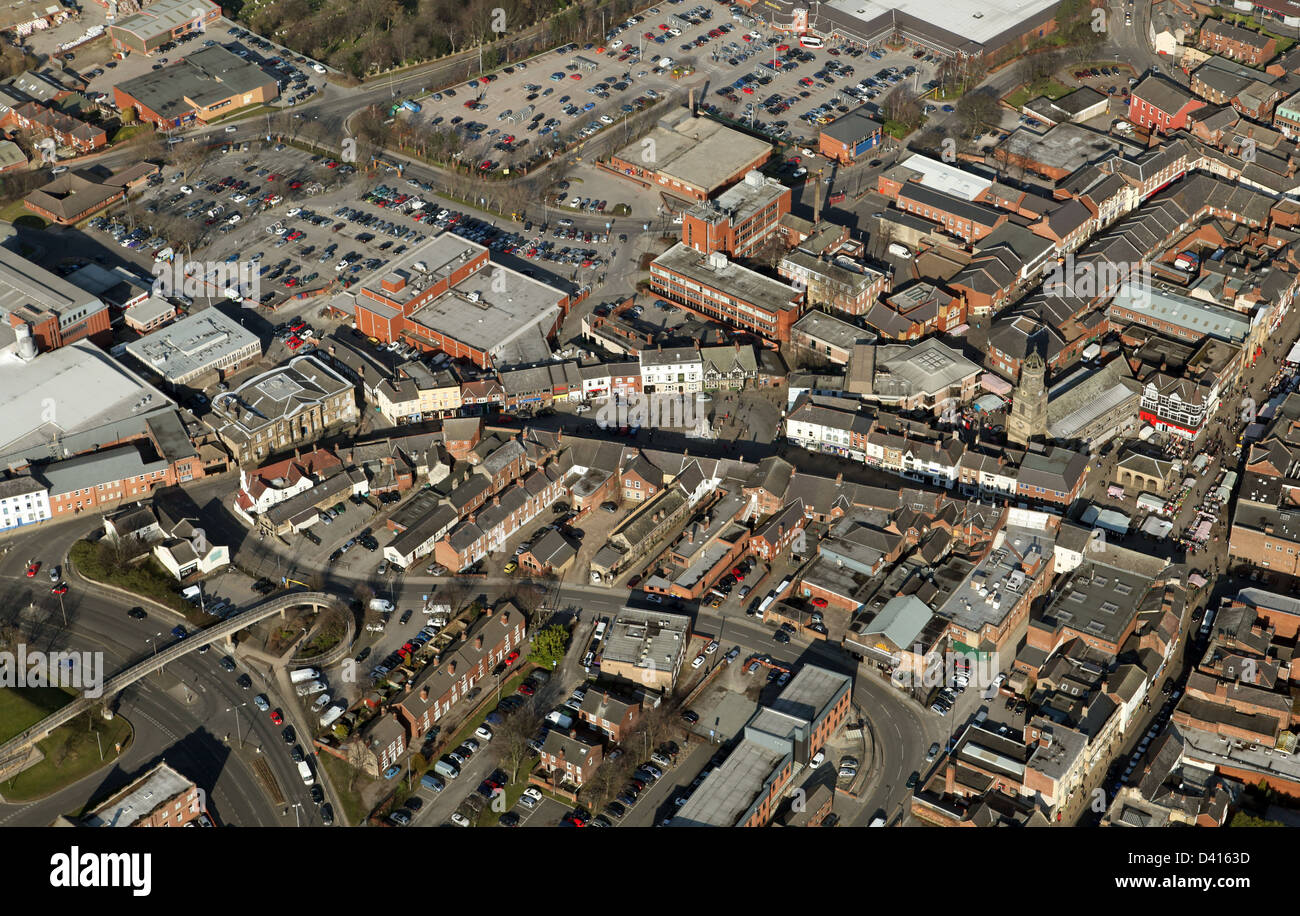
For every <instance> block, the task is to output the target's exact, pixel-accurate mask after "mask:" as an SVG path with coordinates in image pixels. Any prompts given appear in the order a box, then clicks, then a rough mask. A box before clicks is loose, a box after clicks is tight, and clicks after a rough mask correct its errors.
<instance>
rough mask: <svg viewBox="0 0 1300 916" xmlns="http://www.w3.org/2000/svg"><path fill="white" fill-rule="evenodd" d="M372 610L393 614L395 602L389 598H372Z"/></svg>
mask: <svg viewBox="0 0 1300 916" xmlns="http://www.w3.org/2000/svg"><path fill="white" fill-rule="evenodd" d="M370 610H372V611H378V612H379V613H381V614H391V613H392V612H393V602H391V601H389V600H388V599H387V598H371V599H370Z"/></svg>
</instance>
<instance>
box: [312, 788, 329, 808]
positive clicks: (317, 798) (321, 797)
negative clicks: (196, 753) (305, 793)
mask: <svg viewBox="0 0 1300 916" xmlns="http://www.w3.org/2000/svg"><path fill="white" fill-rule="evenodd" d="M309 794H310V795H311V800H312V802H313V803H315V804H317V805H319V804H321V803H323V802H324V801H325V790H324V789H322V788H321V787H320V786H312V787H311V792H310V793H309Z"/></svg>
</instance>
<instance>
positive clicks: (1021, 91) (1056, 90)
mask: <svg viewBox="0 0 1300 916" xmlns="http://www.w3.org/2000/svg"><path fill="white" fill-rule="evenodd" d="M1072 91H1073V90H1072V89H1071V88H1070V87H1069V86H1066V85H1064V84H1062V83H1058V82H1057V81H1056V80H1046V81H1042V82H1038V83H1034V84H1033V85H1032V86H1031V85H1029V84H1025V85H1022V86H1020V87H1018V88H1017V89H1016V90H1014V91H1013V92H1011V93H1010V94H1008V95H1007V96H1006V98H1005V99H1004V101H1005V102H1006V103H1007V104H1008V105H1010V106H1011V107H1012V108H1014V109H1016V111H1019V110H1020V108H1021V106H1023V105H1024V104H1025V103H1026V102H1028V101H1030V100H1031V99H1036V98H1038V97H1039V96H1040V95H1045V96H1047V97H1048V98H1049V99H1059V98H1060V97H1061V96H1063V95H1065V94H1066V93H1068V92H1072Z"/></svg>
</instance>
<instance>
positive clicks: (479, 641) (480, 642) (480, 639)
mask: <svg viewBox="0 0 1300 916" xmlns="http://www.w3.org/2000/svg"><path fill="white" fill-rule="evenodd" d="M474 648H475V649H482V648H483V637H482V635H480V636H479V637H478V638H477V639H475V640H474Z"/></svg>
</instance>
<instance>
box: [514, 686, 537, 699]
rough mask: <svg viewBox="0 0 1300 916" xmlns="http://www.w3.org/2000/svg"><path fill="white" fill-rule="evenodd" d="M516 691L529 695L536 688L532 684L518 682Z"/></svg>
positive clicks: (534, 691)
mask: <svg viewBox="0 0 1300 916" xmlns="http://www.w3.org/2000/svg"><path fill="white" fill-rule="evenodd" d="M518 692H519V693H522V694H523V695H524V696H526V697H530V696H532V695H533V694H535V693H536V692H537V688H536V687H534V686H533V685H532V684H520V685H519V690H518Z"/></svg>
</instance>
